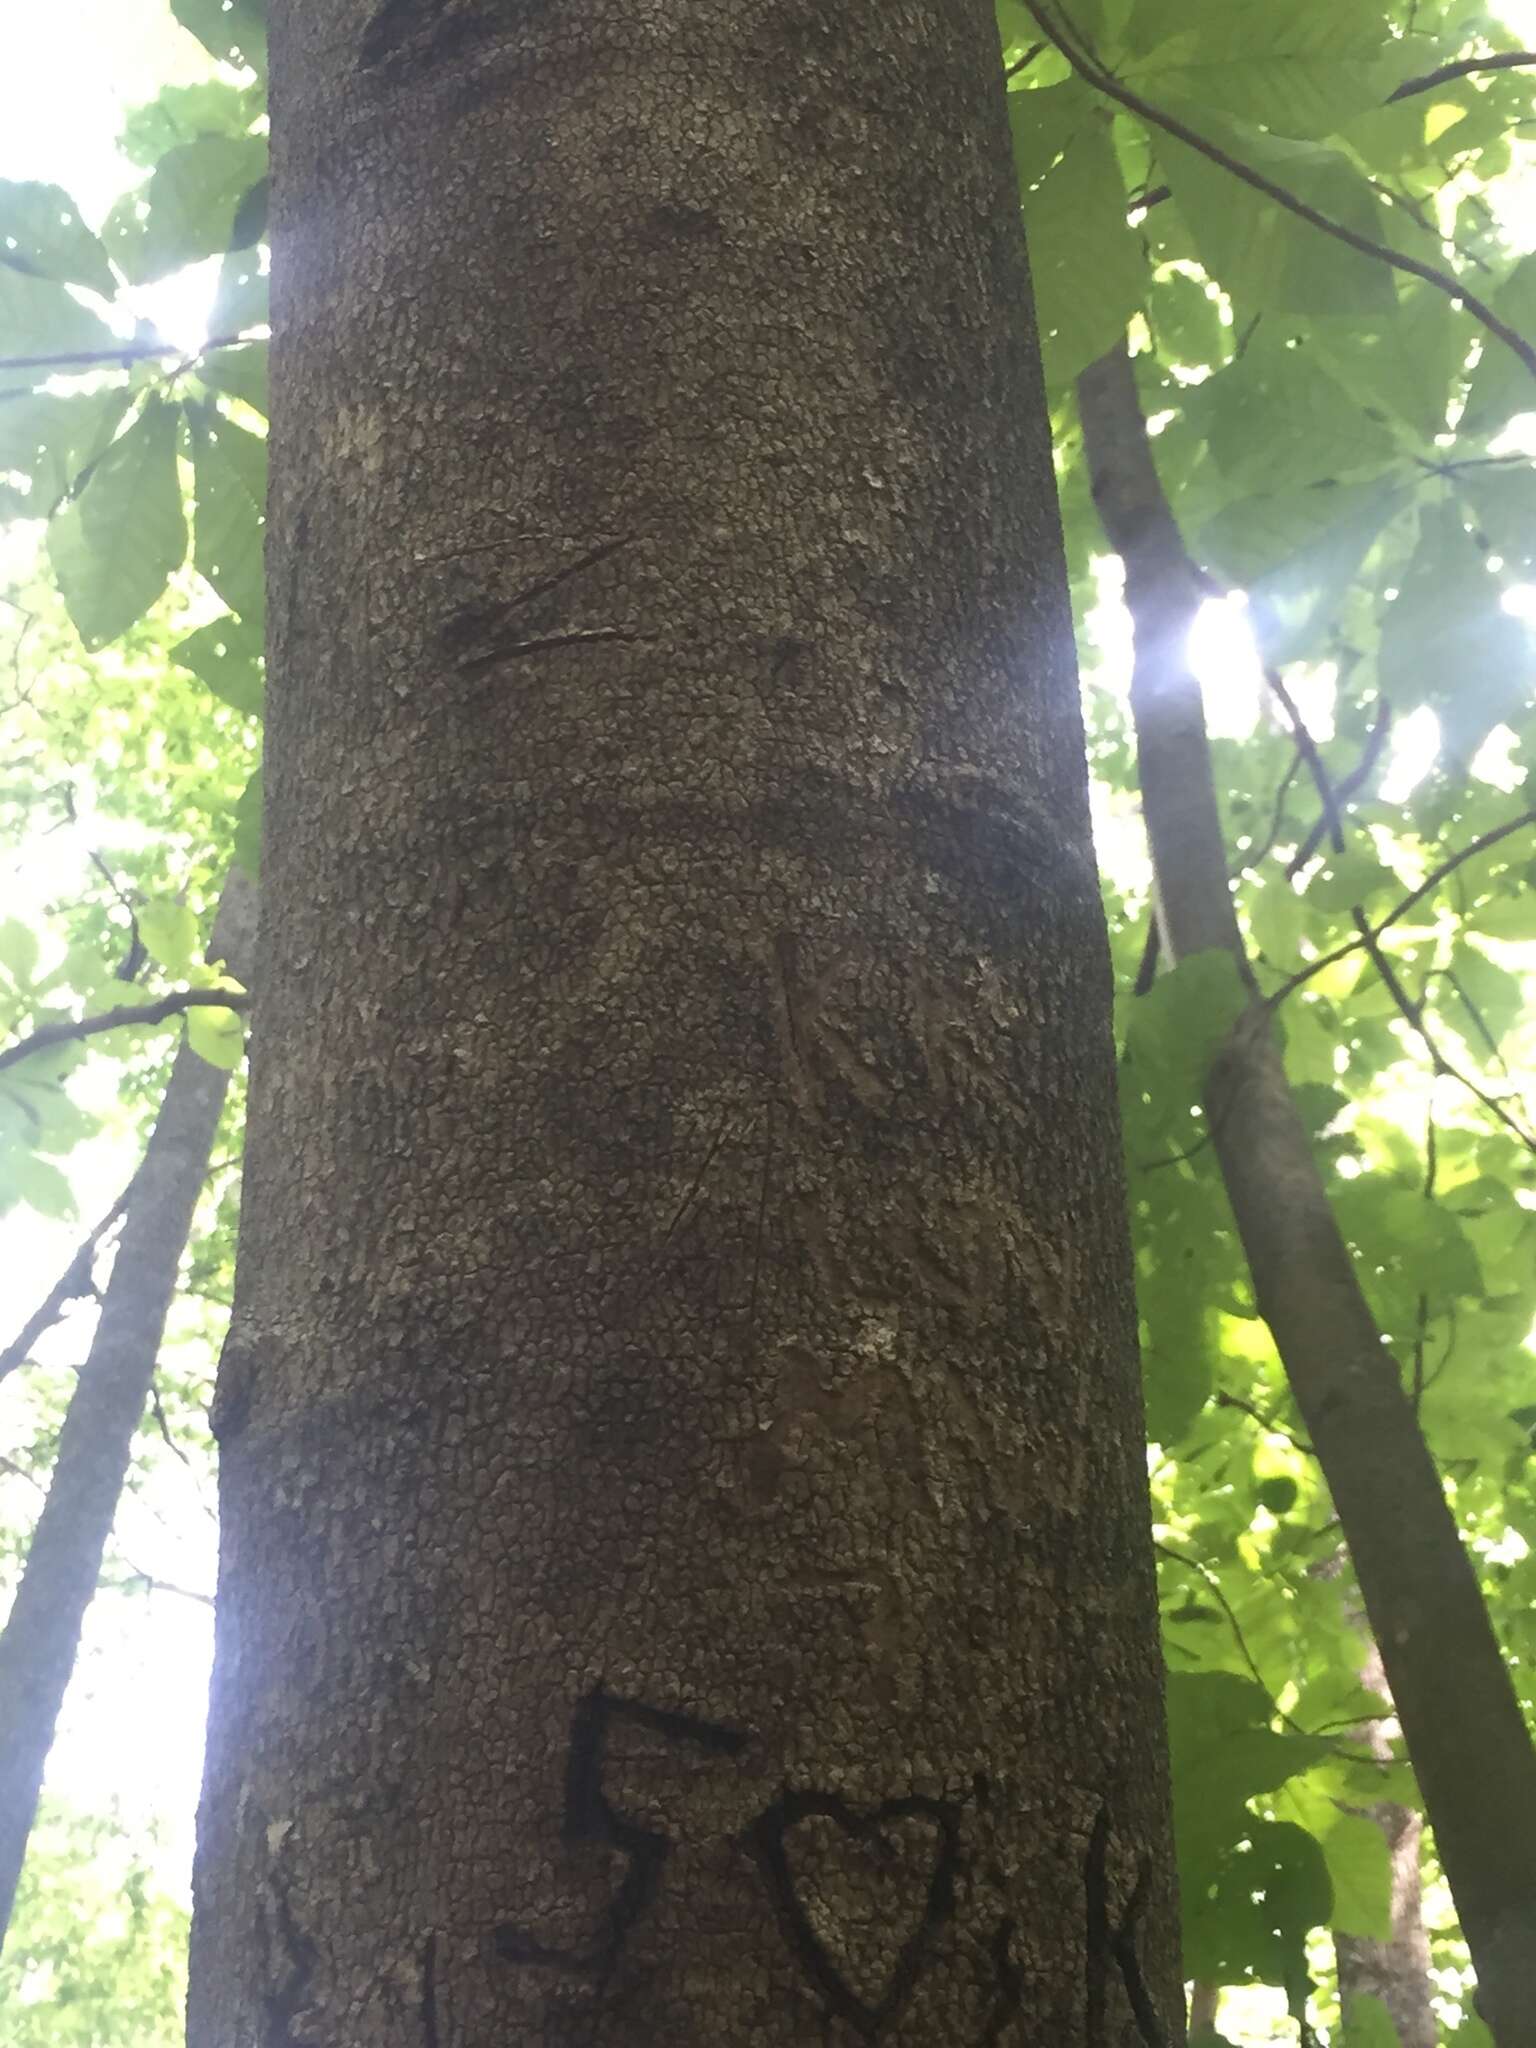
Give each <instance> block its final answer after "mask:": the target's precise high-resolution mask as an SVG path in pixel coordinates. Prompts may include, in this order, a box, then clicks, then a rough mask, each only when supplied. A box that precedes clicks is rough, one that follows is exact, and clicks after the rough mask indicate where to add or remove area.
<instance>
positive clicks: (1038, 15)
mask: <svg viewBox="0 0 1536 2048" xmlns="http://www.w3.org/2000/svg"><path fill="white" fill-rule="evenodd" d="M1024 6H1025V7H1026V9H1027V10H1028V12H1029V13H1030V14H1031V15H1032V16H1033V17H1034V19H1035V20H1036V21H1037V22H1038V23H1039V25H1040V27H1041V29H1042V30H1043V31H1044V32H1045V34H1046V35H1047V36H1049V37H1050V39H1051V41H1052V42H1053V43H1054V44H1055V45H1056V47H1057V49H1058V50H1059V51H1060V52H1061V54H1062V56H1063V57H1065V58H1066V60H1067V62H1068V63H1069V64H1070V65H1071V66H1072V68H1073V70H1074V71H1075V72H1077V73H1078V75H1079V77H1081V78H1082V79H1084V80H1085V81H1086V82H1087V84H1089V85H1091V86H1092V87H1093V88H1094V89H1095V91H1097V92H1101V93H1103V95H1104V97H1105V98H1106V99H1109V100H1113V101H1115V103H1116V104H1117V105H1118V106H1122V107H1124V108H1125V109H1126V111H1127V112H1128V113H1132V114H1135V115H1136V117H1137V118H1138V120H1142V121H1145V122H1147V123H1148V124H1149V125H1150V126H1151V127H1154V128H1160V129H1162V131H1163V133H1164V134H1165V135H1171V136H1173V137H1174V138H1175V140H1176V141H1179V142H1182V143H1184V144H1185V145H1186V147H1187V148H1190V149H1193V150H1195V151H1197V152H1198V153H1199V154H1200V155H1201V156H1203V157H1205V158H1207V159H1208V161H1209V162H1211V163H1213V164H1217V165H1219V166H1220V167H1221V169H1222V170H1224V171H1228V172H1230V173H1231V175H1232V176H1233V177H1234V178H1238V179H1240V180H1241V181H1242V183H1243V184H1245V185H1250V186H1252V188H1253V190H1254V191H1255V192H1262V193H1263V194H1264V195H1265V197H1266V198H1268V199H1273V200H1274V202H1275V204H1276V205H1277V206H1283V207H1284V208H1285V209H1286V211H1287V212H1288V213H1293V214H1295V216H1296V218H1297V219H1298V220H1304V221H1305V222H1306V223H1307V225H1308V226H1309V227H1314V228H1317V229H1318V230H1319V231H1320V232H1321V233H1322V234H1325V235H1330V236H1331V237H1332V238H1333V240H1334V241H1336V242H1342V243H1343V244H1344V245H1345V247H1346V248H1349V249H1354V250H1356V251H1357V252H1358V253H1359V254H1360V255H1362V256H1369V257H1372V258H1374V259H1375V261H1377V262H1379V263H1385V264H1387V265H1388V266H1389V267H1390V268H1391V269H1393V270H1400V271H1402V272H1403V274H1404V275H1405V276H1407V277H1416V278H1418V279H1420V280H1421V282H1423V283H1424V284H1427V285H1431V286H1433V288H1434V289H1435V290H1436V291H1437V292H1444V294H1445V295H1446V297H1447V298H1449V299H1454V300H1456V301H1457V302H1458V303H1459V304H1461V305H1462V306H1464V307H1465V308H1466V310H1467V311H1468V312H1469V313H1470V314H1471V315H1472V316H1473V318H1474V319H1476V320H1478V321H1479V322H1480V323H1481V324H1482V325H1483V326H1484V327H1485V328H1487V330H1488V332H1489V333H1490V334H1492V335H1496V336H1497V337H1498V339H1499V340H1500V341H1502V342H1503V344H1504V346H1505V347H1506V348H1508V349H1510V350H1512V351H1513V353H1514V354H1515V355H1517V356H1518V357H1519V358H1520V360H1521V362H1522V363H1523V364H1524V365H1525V367H1526V369H1527V370H1529V371H1530V373H1531V376H1532V377H1533V378H1536V348H1533V347H1532V345H1531V343H1530V342H1528V341H1527V340H1526V339H1525V338H1524V336H1523V335H1520V334H1517V333H1516V331H1515V330H1514V328H1513V327H1511V326H1510V325H1509V323H1508V322H1507V321H1506V320H1501V319H1500V318H1499V316H1498V314H1497V313H1495V311H1494V310H1493V308H1492V306H1490V305H1489V304H1488V302H1487V300H1486V299H1483V298H1479V297H1478V296H1477V294H1476V293H1475V292H1472V291H1469V290H1468V289H1467V287H1466V285H1465V284H1464V283H1463V282H1462V281H1461V280H1460V279H1459V278H1457V277H1456V276H1454V275H1453V274H1452V273H1451V272H1450V271H1448V270H1440V269H1438V268H1437V267H1436V266H1435V265H1434V264H1432V263H1421V262H1420V261H1419V259H1418V257H1416V256H1404V255H1401V254H1400V253H1399V252H1398V251H1397V250H1396V249H1391V248H1388V246H1387V244H1386V243H1385V242H1376V241H1373V240H1372V239H1371V237H1370V236H1369V235H1361V234H1357V233H1356V232H1355V230H1354V229H1353V228H1351V227H1346V226H1345V225H1344V223H1343V222H1342V221H1337V220H1333V219H1331V218H1330V217H1329V215H1327V214H1326V213H1319V212H1318V210H1317V208H1316V207H1315V206H1312V205H1309V204H1308V202H1307V201H1306V200H1305V199H1302V198H1301V197H1300V196H1299V195H1298V194H1297V193H1295V192H1292V191H1290V190H1289V189H1288V188H1287V187H1286V186H1284V185H1277V184H1276V183H1275V181H1274V179H1273V178H1267V177H1265V175H1264V173H1263V172H1262V171H1256V170H1255V169H1254V168H1253V166H1252V165H1251V164H1245V163H1244V162H1243V161H1242V160H1241V158H1239V157H1235V156H1233V155H1231V154H1230V153H1229V152H1228V151H1227V150H1225V149H1223V148H1222V147H1221V145H1220V144H1219V143H1215V142H1212V141H1211V140H1210V138H1209V137H1208V136H1204V135H1201V134H1199V133H1198V132H1197V131H1196V130H1195V129H1193V128H1191V127H1189V126H1188V125H1187V124H1186V123H1185V122H1183V121H1181V120H1179V118H1178V116H1177V115H1175V114H1170V113H1167V112H1165V111H1164V110H1163V108H1161V107H1156V106H1154V105H1153V104H1152V102H1151V101H1150V100H1145V99H1143V98H1142V96H1141V94H1140V93H1138V92H1133V91H1132V90H1131V88H1130V87H1129V86H1127V85H1122V84H1121V83H1120V81H1119V79H1118V78H1116V77H1114V75H1113V74H1112V73H1111V72H1108V71H1106V70H1105V69H1104V67H1103V66H1102V65H1101V64H1100V63H1099V62H1098V60H1097V58H1095V57H1092V56H1090V55H1089V54H1088V52H1087V51H1086V50H1084V49H1083V48H1081V47H1080V46H1079V45H1078V44H1076V43H1075V42H1074V41H1073V40H1072V38H1071V36H1070V35H1069V34H1068V33H1067V32H1066V31H1065V30H1064V29H1062V28H1061V27H1060V26H1059V25H1058V24H1057V23H1056V22H1055V21H1054V19H1053V17H1052V15H1051V12H1050V9H1049V8H1048V7H1047V6H1046V5H1045V0H1024Z"/></svg>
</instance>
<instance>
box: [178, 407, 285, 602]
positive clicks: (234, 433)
mask: <svg viewBox="0 0 1536 2048" xmlns="http://www.w3.org/2000/svg"><path fill="white" fill-rule="evenodd" d="M187 417H188V419H189V421H190V422H191V425H192V443H193V466H194V469H195V471H196V477H197V506H196V510H195V512H194V514H193V534H194V544H193V560H194V562H195V563H196V565H197V568H198V572H199V574H201V575H203V576H205V577H206V578H207V580H208V582H209V583H210V584H212V586H213V588H214V589H215V590H216V591H217V592H218V594H219V596H220V597H222V598H223V600H224V602H225V603H226V604H227V605H228V606H229V608H230V610H231V611H233V612H238V613H239V615H240V616H241V618H243V619H247V620H249V621H250V622H251V624H253V625H258V626H259V624H260V622H261V618H262V614H263V610H264V607H265V602H266V594H265V567H264V561H263V543H262V530H263V528H264V526H265V525H266V491H267V444H266V442H265V441H264V440H262V439H261V437H260V436H259V435H256V434H251V433H247V432H246V430H245V428H244V427H237V426H236V425H235V423H234V421H233V420H227V419H225V418H223V417H222V415H220V414H219V413H217V412H216V411H214V409H213V408H212V407H211V406H197V407H191V406H189V407H188V411H187Z"/></svg>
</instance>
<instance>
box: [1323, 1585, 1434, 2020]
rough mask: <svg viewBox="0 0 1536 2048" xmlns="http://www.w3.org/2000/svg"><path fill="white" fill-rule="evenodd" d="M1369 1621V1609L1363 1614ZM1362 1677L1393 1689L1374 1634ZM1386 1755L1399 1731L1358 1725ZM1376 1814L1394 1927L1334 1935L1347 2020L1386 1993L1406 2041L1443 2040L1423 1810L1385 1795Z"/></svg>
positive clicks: (1377, 1687) (1360, 1736) (1378, 1724)
mask: <svg viewBox="0 0 1536 2048" xmlns="http://www.w3.org/2000/svg"><path fill="white" fill-rule="evenodd" d="M1361 1625H1362V1627H1363V1626H1364V1616H1363V1615H1362V1616H1361ZM1361 1682H1362V1684H1364V1685H1366V1686H1368V1687H1369V1688H1370V1689H1371V1690H1372V1691H1373V1692H1379V1693H1381V1694H1383V1695H1385V1694H1386V1692H1387V1675H1386V1672H1385V1670H1384V1669H1383V1668H1382V1662H1381V1651H1380V1650H1379V1649H1378V1648H1377V1646H1376V1644H1375V1643H1374V1642H1372V1643H1371V1646H1370V1650H1369V1652H1368V1654H1367V1656H1366V1660H1365V1664H1364V1667H1363V1669H1362V1671H1361ZM1357 1740H1360V1741H1363V1742H1365V1743H1366V1744H1368V1746H1369V1747H1370V1749H1371V1750H1372V1752H1373V1753H1374V1754H1375V1755H1376V1756H1379V1757H1381V1758H1382V1759H1383V1760H1384V1761H1385V1760H1390V1758H1391V1757H1392V1753H1393V1752H1392V1736H1391V1731H1390V1728H1389V1726H1388V1725H1387V1724H1386V1723H1384V1722H1382V1721H1372V1722H1369V1723H1368V1724H1367V1725H1366V1726H1365V1727H1363V1728H1361V1729H1360V1730H1359V1731H1358V1733H1357ZM1370 1817H1371V1818H1372V1819H1373V1820H1374V1821H1375V1822H1376V1824H1377V1826H1378V1827H1379V1828H1380V1829H1381V1831H1382V1833H1383V1834H1384V1835H1385V1836H1386V1839H1387V1853H1388V1855H1389V1856H1390V1858H1391V1863H1392V1931H1391V1933H1390V1934H1389V1935H1388V1937H1387V1939H1386V1940H1385V1941H1373V1940H1370V1939H1368V1938H1367V1937H1366V1936H1364V1935H1359V1934H1338V1935H1335V1936H1334V1943H1333V1945H1334V1951H1335V1953H1336V1955H1337V1957H1338V1964H1339V2003H1340V2005H1341V2007H1342V2009H1343V2017H1344V2025H1345V2027H1346V2028H1347V2027H1348V2026H1349V2023H1350V2021H1351V2019H1352V2018H1353V2017H1354V2016H1355V2013H1356V2010H1357V2007H1358V2004H1359V2001H1360V2000H1361V1999H1362V1998H1378V1999H1380V2001H1381V2003H1382V2004H1383V2005H1384V2006H1385V2007H1386V2010H1387V2013H1388V2015H1389V2017H1390V2018H1391V2021H1392V2024H1393V2026H1394V2027H1396V2029H1397V2038H1398V2040H1399V2042H1400V2043H1401V2048H1437V2043H1438V2041H1439V2039H1440V2031H1439V2021H1438V2018H1437V2017H1436V2013H1435V2007H1434V1998H1433V1993H1434V1981H1433V1979H1432V1978H1431V1977H1430V1974H1429V1933H1428V1930H1427V1929H1426V1927H1425V1925H1424V1878H1423V1871H1422V1867H1421V1863H1420V1848H1421V1843H1422V1838H1423V1833H1424V1823H1423V1819H1422V1816H1421V1815H1420V1814H1418V1813H1417V1812H1416V1811H1415V1810H1414V1808H1413V1807H1411V1806H1400V1805H1398V1804H1397V1803H1396V1801H1393V1800H1383V1801H1381V1802H1380V1803H1379V1804H1378V1805H1376V1806H1374V1807H1372V1808H1371V1809H1370Z"/></svg>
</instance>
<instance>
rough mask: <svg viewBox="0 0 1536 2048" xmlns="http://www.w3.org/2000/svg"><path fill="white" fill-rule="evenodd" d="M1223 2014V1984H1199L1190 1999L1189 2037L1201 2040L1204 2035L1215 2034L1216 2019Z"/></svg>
mask: <svg viewBox="0 0 1536 2048" xmlns="http://www.w3.org/2000/svg"><path fill="white" fill-rule="evenodd" d="M1220 2014H1221V1986H1220V1985H1219V1984H1197V1985H1196V1986H1195V1988H1194V1990H1193V1992H1192V1993H1191V1994H1190V2000H1189V2037H1190V2040H1191V2041H1195V2042H1197V2041H1199V2040H1200V2038H1201V2037H1202V2035H1210V2034H1214V2033H1215V2031H1216V2021H1217V2019H1218V2018H1219V2017H1220Z"/></svg>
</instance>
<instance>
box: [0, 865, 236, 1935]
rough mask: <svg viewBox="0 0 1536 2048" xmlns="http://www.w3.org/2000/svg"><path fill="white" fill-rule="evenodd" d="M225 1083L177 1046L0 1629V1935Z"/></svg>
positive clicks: (225, 946) (228, 919) (226, 937)
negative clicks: (44, 1494) (43, 1495)
mask: <svg viewBox="0 0 1536 2048" xmlns="http://www.w3.org/2000/svg"><path fill="white" fill-rule="evenodd" d="M248 890H249V884H248V883H246V882H245V880H244V878H243V877H241V876H239V875H235V876H233V877H232V878H231V880H230V882H229V883H228V884H227V885H226V888H225V894H224V900H223V902H222V903H221V905H220V923H219V924H218V925H216V926H215V938H214V946H213V950H214V953H215V957H227V958H230V959H231V963H232V964H234V961H235V955H236V949H237V946H238V943H239V933H238V932H237V930H236V926H237V925H238V924H239V922H240V921H241V920H243V919H244V917H245V911H244V909H243V907H238V908H237V902H236V899H237V898H243V897H244V896H245V894H246V892H247V891H248ZM235 971H236V973H237V974H241V978H242V979H244V978H245V976H244V974H243V973H242V972H241V968H240V966H238V965H236V967H235ZM228 1085H229V1076H228V1074H227V1073H225V1072H223V1071H222V1070H221V1069H220V1068H218V1067H212V1066H210V1065H209V1064H208V1062H207V1061H206V1060H203V1059H200V1058H199V1057H198V1055H197V1054H196V1053H195V1052H193V1051H192V1049H191V1047H190V1046H188V1045H186V1044H183V1045H182V1046H181V1048H180V1050H179V1051H178V1052H177V1054H176V1058H175V1060H174V1062H173V1063H172V1066H171V1074H170V1079H169V1080H168V1081H167V1083H166V1088H165V1095H164V1097H163V1099H162V1101H161V1104H160V1110H159V1114H158V1115H157V1116H156V1118H155V1127H154V1129H153V1131H152V1132H151V1133H150V1137H149V1143H148V1145H147V1146H146V1148H145V1152H144V1159H143V1163H142V1164H141V1166H140V1167H139V1170H138V1172H137V1173H136V1174H135V1176H134V1178H133V1182H132V1184H131V1186H130V1188H129V1190H128V1192H127V1195H126V1197H125V1209H126V1213H125V1215H124V1218H123V1228H122V1235H121V1238H120V1240H119V1242H118V1247H117V1257H116V1260H115V1262H114V1264H113V1267H112V1277H111V1279H110V1280H109V1281H108V1283H107V1290H106V1293H105V1295H104V1296H103V1298H102V1304H101V1315H100V1317H99V1319H98V1321H97V1324H96V1332H95V1335H94V1336H93V1337H92V1339H91V1347H90V1351H89V1353H88V1354H87V1356H86V1360H85V1364H84V1365H83V1366H82V1367H81V1369H80V1377H79V1379H78V1381H77V1383H76V1386H75V1391H74V1393H73V1394H72V1395H71V1396H70V1401H69V1407H68V1410H67V1411H66V1413H65V1417H64V1427H63V1429H62V1430H61V1431H60V1433H59V1448H58V1454H57V1456H56V1458H55V1460H54V1466H53V1473H52V1477H51V1478H50V1480H49V1484H48V1495H47V1499H46V1500H45V1501H44V1503H43V1508H42V1512H41V1514H40V1515H39V1516H38V1519H37V1527H36V1529H35V1530H34V1531H33V1534H32V1542H31V1544H30V1546H29V1547H28V1550H27V1558H26V1563H25V1565H24V1566H23V1568H22V1574H21V1579H20V1581H19V1583H18V1585H17V1588H16V1596H15V1599H14V1600H13V1602H12V1604H11V1611H10V1614H9V1616H8V1617H7V1620H6V1623H5V1627H4V1629H3V1630H0V1738H3V1739H0V1941H3V1939H4V1934H5V1930H6V1928H7V1927H8V1926H9V1924H10V1917H11V1907H12V1905H13V1903H14V1901H15V1897H16V1884H17V1880H18V1879H19V1877H20V1876H21V1866H22V1861H23V1859H24V1857H25V1855H26V1851H27V1837H28V1835H29V1834H30V1833H31V1831H32V1821H33V1816H34V1815H35V1814H36V1811H37V1800H38V1793H39V1791H40V1790H41V1787H42V1782H43V1771H44V1767H45V1765H46V1764H47V1760H48V1751H49V1749H50V1748H51V1747H52V1744H53V1731H54V1727H55V1724H56V1723H57V1721H58V1718H59V1709H60V1707H61V1706H62V1705H63V1702H64V1694H65V1690H66V1689H67V1687H68V1685H69V1680H70V1674H71V1673H72V1672H73V1670H74V1668H75V1657H76V1653H77V1651H78V1649H79V1646H80V1630H81V1627H82V1625H83V1623H84V1620H85V1611H86V1609H87V1608H88V1607H89V1605H90V1603H91V1597H92V1595H93V1594H94V1593H95V1591H96V1582H97V1580H98V1578H99V1577H100V1575H101V1559H102V1553H103V1552H104V1551H105V1549H106V1545H107V1538H108V1536H109V1535H110V1534H111V1532H112V1522H113V1518H114V1517H115V1515H116V1513H117V1503H118V1497H119V1495H120V1494H121V1493H122V1490H123V1480H124V1477H125V1476H126V1474H127V1471H128V1461H129V1459H130V1457H131V1455H132V1452H133V1438H134V1432H135V1431H136V1430H137V1428H138V1426H139V1418H140V1416H141V1415H142V1414H143V1412H144V1403H145V1401H146V1400H147V1399H148V1397H149V1389H150V1386H151V1383H152V1382H153V1380H154V1376H155V1361H156V1358H157V1357H158V1355H159V1350H160V1338H161V1335H162V1333H163V1331H164V1328H165V1318H166V1312H167V1310H168V1309H169V1307H170V1304H171V1299H172V1296H173V1295H174V1294H175V1292H176V1278H177V1273H178V1271H179V1269H180V1265H181V1254H182V1250H183V1248H184V1246H185V1244H186V1241H187V1232H188V1231H189V1229H190V1228H191V1225H192V1212H193V1210H194V1209H195V1208H196V1206H197V1198H198V1194H199V1193H200V1191H201V1189H202V1185H203V1181H204V1179H205V1178H206V1176H207V1172H208V1155H209V1153H210V1151H211V1150H212V1147H213V1140H214V1135H215V1133H216V1131H217V1129H218V1123H219V1113H220V1111H221V1110H222V1108H223V1106H224V1095H225V1091H226V1089H227V1087H228Z"/></svg>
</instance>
